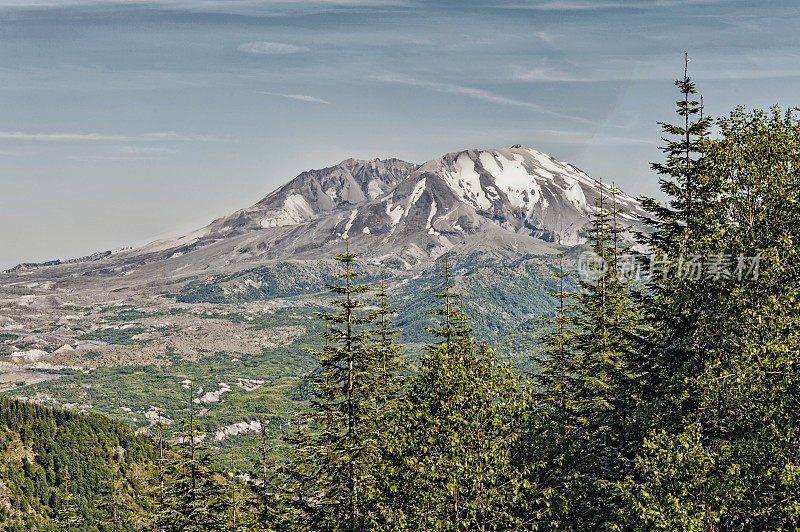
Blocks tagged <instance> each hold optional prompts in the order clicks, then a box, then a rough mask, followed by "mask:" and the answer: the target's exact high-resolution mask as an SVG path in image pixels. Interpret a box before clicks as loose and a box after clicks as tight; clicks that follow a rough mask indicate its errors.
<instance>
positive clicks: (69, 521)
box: [56, 464, 83, 532]
mask: <svg viewBox="0 0 800 532" xmlns="http://www.w3.org/2000/svg"><path fill="white" fill-rule="evenodd" d="M69 480H70V475H69V464H67V465H65V466H64V496H63V498H62V499H61V507H60V508H59V510H58V519H57V521H56V526H57V527H58V529H59V530H62V531H66V532H70V531H73V530H77V528H78V527H79V526H80V525H81V523H82V522H83V520H82V519H81V518H80V517H78V515H77V512H76V509H75V496H74V495H73V493H72V490H71V489H70V483H69Z"/></svg>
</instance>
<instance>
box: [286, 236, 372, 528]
mask: <svg viewBox="0 0 800 532" xmlns="http://www.w3.org/2000/svg"><path fill="white" fill-rule="evenodd" d="M357 257H358V254H356V253H351V252H350V249H349V243H348V244H347V249H346V251H345V252H344V253H342V254H339V255H337V257H336V259H337V260H338V261H339V263H340V264H341V265H342V267H343V268H344V272H342V273H340V274H339V278H340V279H341V280H342V282H341V284H337V285H330V286H329V287H328V288H329V290H330V291H331V292H332V293H334V294H335V295H336V296H338V297H337V299H335V300H334V301H333V302H332V303H333V305H334V307H335V308H337V309H338V312H321V313H318V316H319V317H320V318H321V319H322V320H324V321H325V323H326V332H325V333H324V334H323V335H322V336H323V338H324V339H325V345H324V346H323V347H322V349H317V350H310V352H311V353H312V354H313V355H314V356H315V357H316V358H317V360H318V362H319V368H320V369H319V372H317V373H312V374H311V375H309V376H308V377H307V381H308V382H309V384H310V385H311V389H310V396H311V401H310V406H309V408H308V409H305V410H301V411H300V412H299V414H298V415H297V416H296V418H295V426H296V430H295V431H294V432H293V433H292V434H290V435H289V436H288V437H287V443H289V444H290V446H291V448H290V450H289V451H288V453H287V460H288V466H287V469H286V470H285V471H284V474H283V475H282V480H281V482H282V483H283V489H284V491H286V493H285V497H284V501H286V500H287V499H291V500H292V503H293V505H294V506H295V510H296V511H297V512H298V513H300V514H303V515H304V516H305V518H306V520H307V526H309V527H311V528H312V529H314V530H348V531H354V530H361V529H362V528H363V520H364V509H363V506H362V497H363V495H364V493H366V492H368V491H369V489H370V488H369V485H368V484H367V480H368V471H367V467H368V466H369V464H368V461H369V460H370V458H371V457H372V456H374V447H375V445H376V442H375V434H374V431H373V430H372V429H373V428H374V426H375V424H374V419H375V416H376V404H377V400H376V397H375V391H376V390H375V384H376V382H377V381H378V379H377V377H378V375H379V368H378V365H377V357H376V350H375V349H374V348H373V346H372V345H371V339H372V338H373V336H374V333H373V330H372V329H371V328H370V326H371V324H372V322H373V321H374V319H375V317H376V312H372V311H366V310H364V307H365V303H364V302H363V301H361V300H359V299H358V297H359V296H360V295H362V294H365V293H366V292H368V291H369V290H370V287H369V285H368V284H357V283H356V282H355V280H356V278H357V277H358V276H359V275H360V273H359V272H357V271H356V270H355V268H354V263H355V261H356V258H357ZM387 356H388V355H387ZM295 525H297V523H295Z"/></svg>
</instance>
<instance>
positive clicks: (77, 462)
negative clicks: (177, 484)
mask: <svg viewBox="0 0 800 532" xmlns="http://www.w3.org/2000/svg"><path fill="white" fill-rule="evenodd" d="M154 460H155V449H154V445H153V440H152V439H150V438H148V437H144V436H137V435H136V434H134V433H133V432H132V431H131V430H130V429H128V428H127V427H125V426H124V425H122V424H120V423H119V422H117V421H114V420H111V419H108V418H106V417H103V416H99V415H96V414H81V413H76V412H72V411H68V410H62V409H55V408H48V407H43V406H40V405H36V404H32V403H27V402H23V401H19V400H15V399H9V398H7V397H0V525H2V528H3V530H9V531H14V532H16V531H19V532H22V531H29V530H42V531H49V530H59V529H60V528H59V523H60V522H64V521H65V520H67V519H71V521H72V524H71V525H70V528H69V529H70V530H71V531H106V530H114V529H115V526H114V518H113V515H114V510H115V509H116V515H117V521H118V523H117V524H118V525H119V528H118V529H119V530H130V529H131V527H134V528H135V527H137V524H140V523H141V522H142V520H143V516H144V512H145V509H146V505H147V503H146V500H145V499H144V494H145V493H146V479H145V475H146V471H147V469H148V468H149V467H150V466H151V465H152V464H153V463H154ZM115 507H116V508H115ZM123 525H125V526H123Z"/></svg>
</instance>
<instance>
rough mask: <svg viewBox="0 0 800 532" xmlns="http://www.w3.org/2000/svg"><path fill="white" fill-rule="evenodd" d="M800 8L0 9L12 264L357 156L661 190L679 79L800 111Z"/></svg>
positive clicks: (185, 220) (199, 210)
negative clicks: (662, 145) (537, 154)
mask: <svg viewBox="0 0 800 532" xmlns="http://www.w3.org/2000/svg"><path fill="white" fill-rule="evenodd" d="M798 15H800V7H799V6H798V4H797V2H795V1H792V0H787V1H783V2H778V1H769V0H762V1H741V0H729V1H726V0H640V1H633V0H500V1H497V2H490V1H473V0H462V1H416V0H318V1H300V0H152V1H149V2H131V1H125V2H118V1H111V0H30V1H26V0H0V98H1V100H0V101H1V102H2V104H1V105H0V228H2V230H0V267H9V266H12V265H14V264H16V263H18V262H22V261H40V260H48V259H53V258H67V257H74V256H79V255H83V254H86V253H90V252H93V251H100V250H106V249H115V248H118V247H121V246H124V245H130V244H141V243H144V242H146V241H149V240H151V239H153V238H156V237H162V236H166V235H176V234H179V233H183V232H187V231H189V230H192V229H194V228H197V227H199V226H202V225H205V224H206V223H208V222H209V221H210V220H212V219H213V218H215V217H218V216H221V215H223V214H226V213H228V212H230V211H232V210H234V209H236V208H240V207H244V206H247V205H250V204H252V203H254V202H256V201H257V200H258V199H260V198H261V197H262V196H264V195H266V194H267V193H268V192H270V191H271V190H273V189H274V188H276V187H277V186H278V185H280V184H282V183H283V182H285V181H287V180H288V179H290V178H292V177H294V176H295V175H296V174H298V173H299V172H301V171H303V170H305V169H309V168H319V167H324V166H330V165H332V164H335V163H337V162H339V161H340V160H342V159H345V158H347V157H361V158H372V157H399V158H402V159H405V160H409V161H413V162H423V161H425V160H427V159H431V158H434V157H438V156H440V155H442V154H443V153H446V152H450V151H456V150H460V149H466V148H489V147H500V146H509V145H511V144H515V143H522V144H526V145H529V146H532V147H535V148H537V149H540V150H542V151H545V152H548V153H550V154H552V155H553V156H555V157H556V158H559V159H561V160H566V161H569V162H572V163H573V164H576V165H577V166H579V167H581V168H582V169H583V170H585V171H586V172H587V173H589V174H590V175H592V176H595V177H602V178H604V179H606V180H613V181H616V182H617V184H618V185H620V186H621V187H622V188H623V189H625V190H626V191H627V192H629V193H631V194H635V195H636V194H650V195H652V194H655V193H656V192H657V185H656V178H655V176H654V175H653V174H652V172H651V171H650V170H649V167H648V162H649V161H653V160H658V159H659V156H660V155H659V152H658V151H657V145H658V141H659V136H660V131H659V128H658V126H657V125H656V122H657V121H659V120H671V119H672V112H673V108H674V100H675V99H676V94H675V91H674V87H673V86H672V80H673V79H674V78H675V77H677V76H678V75H679V74H681V73H682V70H683V52H684V51H688V52H689V54H690V74H691V75H692V77H693V78H694V79H695V80H696V81H697V83H698V86H699V88H700V90H701V92H702V93H703V95H704V98H705V102H706V106H707V109H708V111H709V113H710V114H712V115H717V116H718V115H721V114H725V113H727V112H728V111H730V110H731V109H732V108H734V107H735V106H736V105H739V104H745V105H747V106H748V107H769V106H770V105H773V104H780V105H781V106H783V107H791V106H796V105H800V61H799V60H800V37H798V31H797V20H798Z"/></svg>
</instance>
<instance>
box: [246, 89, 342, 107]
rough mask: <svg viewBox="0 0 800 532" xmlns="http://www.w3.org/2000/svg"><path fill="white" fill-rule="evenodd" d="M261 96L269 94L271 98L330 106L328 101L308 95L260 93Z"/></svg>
mask: <svg viewBox="0 0 800 532" xmlns="http://www.w3.org/2000/svg"><path fill="white" fill-rule="evenodd" d="M258 92H259V94H267V95H269V96H280V97H281V98H290V99H292V100H299V101H301V102H309V103H322V104H325V105H328V104H330V103H331V102H329V101H328V100H323V99H322V98H317V97H315V96H309V95H307V94H283V93H281V92H267V91H258Z"/></svg>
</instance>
